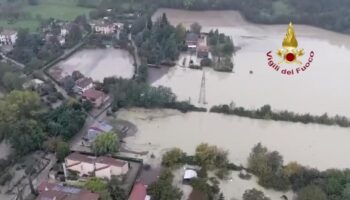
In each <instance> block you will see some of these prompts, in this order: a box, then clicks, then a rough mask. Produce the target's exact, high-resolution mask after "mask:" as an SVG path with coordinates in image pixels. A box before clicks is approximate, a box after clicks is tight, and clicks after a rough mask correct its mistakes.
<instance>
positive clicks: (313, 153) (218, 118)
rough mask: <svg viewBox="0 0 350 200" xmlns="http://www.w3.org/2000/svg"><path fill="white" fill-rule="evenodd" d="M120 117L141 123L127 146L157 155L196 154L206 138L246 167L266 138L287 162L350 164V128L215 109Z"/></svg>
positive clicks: (136, 112)
mask: <svg viewBox="0 0 350 200" xmlns="http://www.w3.org/2000/svg"><path fill="white" fill-rule="evenodd" d="M118 118H119V119H123V120H128V121H130V122H132V123H134V124H135V125H136V126H137V127H138V132H137V133H136V134H135V135H134V136H131V137H127V138H125V141H126V143H127V147H128V148H130V149H133V150H136V151H137V150H139V151H150V152H151V153H153V154H155V155H161V154H162V153H163V152H164V151H166V149H168V148H172V147H179V148H181V149H183V150H184V151H186V152H188V153H190V154H192V153H194V151H195V147H196V146H197V145H198V144H200V143H202V142H207V143H210V144H214V145H218V146H220V147H222V148H224V149H227V150H229V153H230V155H229V158H230V160H231V161H232V162H234V163H236V164H242V165H245V164H246V161H247V157H248V156H249V153H250V152H251V149H252V147H253V146H254V145H256V144H257V143H259V142H261V143H262V144H263V145H265V146H267V147H268V148H269V149H270V150H277V151H279V152H280V153H281V154H282V155H283V157H284V160H285V162H290V161H297V162H299V163H301V164H303V165H306V166H310V167H315V168H318V169H320V170H324V169H328V168H347V167H349V166H350V160H349V159H346V157H347V155H348V154H349V152H350V148H349V146H348V145H347V141H349V140H350V133H349V129H345V128H340V127H336V126H323V125H304V124H301V123H289V122H275V121H268V120H252V119H249V118H242V117H236V116H227V115H222V114H215V113H198V112H191V113H186V114H183V113H180V112H178V111H174V110H144V109H131V110H128V111H127V110H122V111H120V112H118ZM156 157H157V156H156ZM158 157H159V156H158ZM150 161H152V160H150Z"/></svg>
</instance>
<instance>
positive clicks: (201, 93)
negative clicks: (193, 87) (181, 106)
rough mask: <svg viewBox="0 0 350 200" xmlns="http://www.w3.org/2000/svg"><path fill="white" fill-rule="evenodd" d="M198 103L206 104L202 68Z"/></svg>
mask: <svg viewBox="0 0 350 200" xmlns="http://www.w3.org/2000/svg"><path fill="white" fill-rule="evenodd" d="M198 103H202V104H207V101H206V100H205V71H204V70H203V75H202V81H201V88H200V91H199V99H198Z"/></svg>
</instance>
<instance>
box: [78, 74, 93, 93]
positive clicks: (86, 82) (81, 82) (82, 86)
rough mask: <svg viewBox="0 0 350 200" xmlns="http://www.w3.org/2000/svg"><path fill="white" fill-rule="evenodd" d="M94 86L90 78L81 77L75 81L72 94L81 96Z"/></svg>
mask: <svg viewBox="0 0 350 200" xmlns="http://www.w3.org/2000/svg"><path fill="white" fill-rule="evenodd" d="M93 86H94V84H93V80H92V78H87V77H82V78H80V79H78V80H76V81H75V87H74V92H76V93H79V94H82V93H83V92H85V91H86V90H88V89H90V88H92V87H93Z"/></svg>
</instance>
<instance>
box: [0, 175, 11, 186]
mask: <svg viewBox="0 0 350 200" xmlns="http://www.w3.org/2000/svg"><path fill="white" fill-rule="evenodd" d="M11 179H12V175H11V174H10V173H9V172H6V173H5V174H3V175H2V176H1V177H0V185H2V186H3V185H5V183H7V182H9V181H11Z"/></svg>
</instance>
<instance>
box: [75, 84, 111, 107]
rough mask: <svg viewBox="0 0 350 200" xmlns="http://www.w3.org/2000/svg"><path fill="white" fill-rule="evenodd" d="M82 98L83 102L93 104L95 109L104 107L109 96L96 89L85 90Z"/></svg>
mask: <svg viewBox="0 0 350 200" xmlns="http://www.w3.org/2000/svg"><path fill="white" fill-rule="evenodd" d="M81 97H82V100H83V101H86V100H88V101H90V102H91V103H93V104H94V106H95V107H100V106H102V104H103V103H105V102H106V101H107V100H108V96H107V95H106V94H105V93H104V92H102V91H99V90H95V89H94V88H90V89H88V90H85V91H84V92H83V94H82V95H81Z"/></svg>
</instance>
